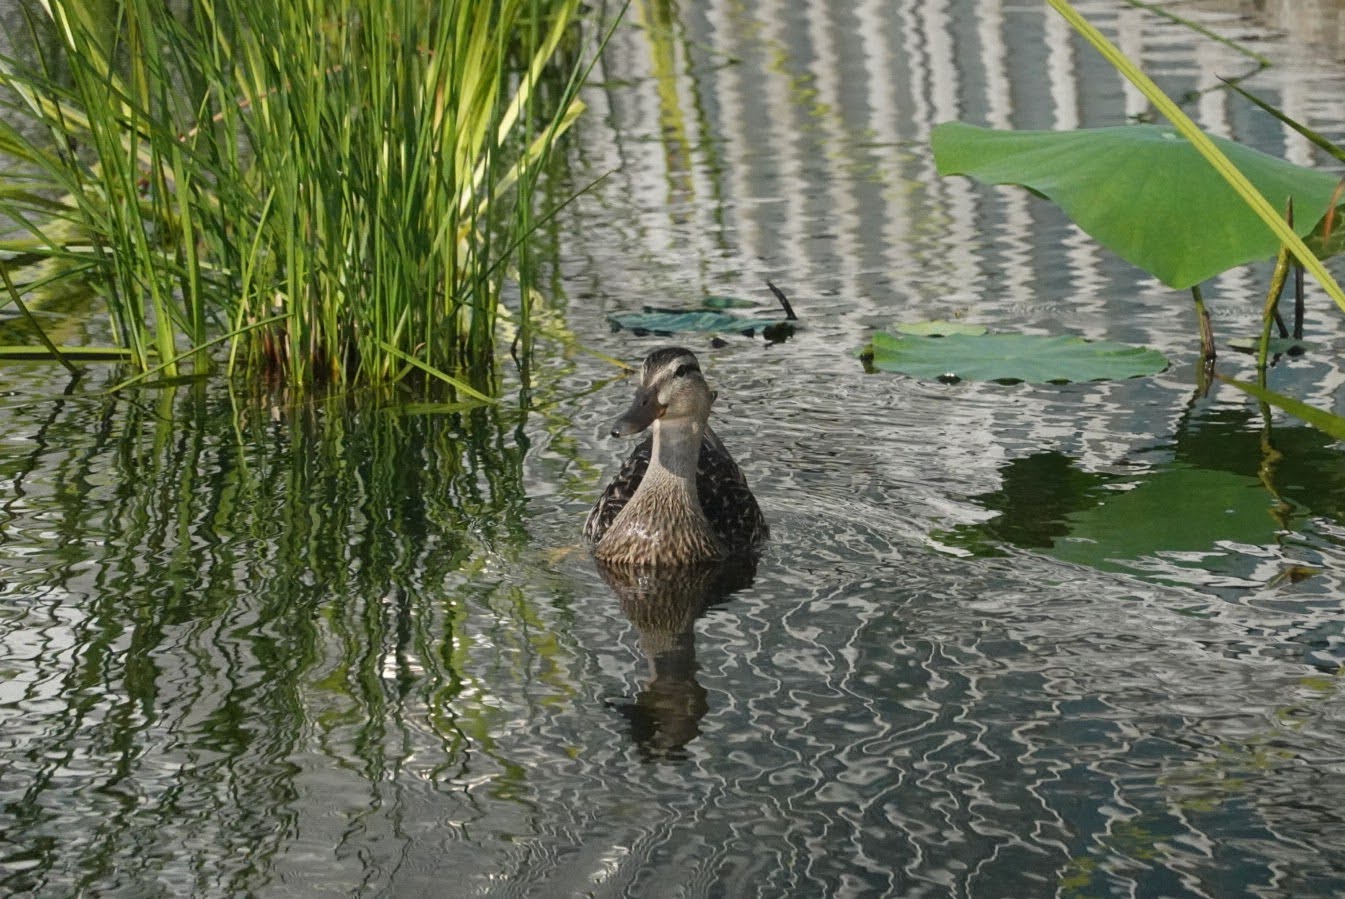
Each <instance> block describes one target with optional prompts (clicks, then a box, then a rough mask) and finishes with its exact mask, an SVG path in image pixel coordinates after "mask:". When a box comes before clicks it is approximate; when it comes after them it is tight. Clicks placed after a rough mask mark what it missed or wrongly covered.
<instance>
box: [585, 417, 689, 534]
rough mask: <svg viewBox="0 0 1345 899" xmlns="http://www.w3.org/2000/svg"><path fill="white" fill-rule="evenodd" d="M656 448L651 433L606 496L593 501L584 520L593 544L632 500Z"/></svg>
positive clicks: (636, 448)
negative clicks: (586, 518)
mask: <svg viewBox="0 0 1345 899" xmlns="http://www.w3.org/2000/svg"><path fill="white" fill-rule="evenodd" d="M653 451H654V435H652V434H650V435H649V436H648V437H646V438H645V439H644V440H641V441H640V443H639V445H638V446H636V447H635V452H633V453H631V454H630V458H629V459H627V460H626V464H625V465H622V466H621V470H620V471H618V472H617V473H616V477H614V478H612V482H611V483H610V484H608V485H607V489H606V490H604V491H603V492H602V496H600V497H598V501H597V502H596V503H594V504H593V511H591V512H589V513H588V520H587V521H585V522H584V536H585V537H586V538H587V539H588V540H590V541H592V542H593V543H597V542H598V541H599V540H601V539H602V535H603V534H605V533H607V528H608V527H610V526H611V524H612V520H613V519H614V518H616V516H617V513H618V512H620V511H621V510H622V509H624V508H625V507H626V503H628V502H630V498H631V497H632V496H634V495H635V491H636V490H638V489H639V488H640V482H641V481H643V480H644V473H645V472H646V471H647V470H648V469H649V457H650V454H651V453H653ZM704 452H705V447H704V446H702V447H701V453H702V454H704Z"/></svg>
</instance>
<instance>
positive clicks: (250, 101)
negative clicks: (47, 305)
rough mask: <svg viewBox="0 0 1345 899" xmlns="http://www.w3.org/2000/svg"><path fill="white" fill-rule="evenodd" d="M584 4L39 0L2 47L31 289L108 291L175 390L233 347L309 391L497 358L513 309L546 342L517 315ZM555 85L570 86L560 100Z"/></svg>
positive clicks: (118, 320)
mask: <svg viewBox="0 0 1345 899" xmlns="http://www.w3.org/2000/svg"><path fill="white" fill-rule="evenodd" d="M577 12H578V0H447V2H442V0H440V2H433V0H410V2H398V3H389V2H386V0H205V2H200V3H192V4H189V5H186V6H185V7H184V8H182V9H174V8H172V7H171V6H167V5H165V4H162V3H158V2H153V0H121V2H120V3H114V4H111V5H110V6H109V5H108V4H102V3H94V2H91V0H44V2H42V3H41V5H40V6H39V7H31V8H28V18H27V24H28V28H27V32H26V33H25V34H16V33H11V34H10V35H9V39H10V40H9V43H10V46H11V55H10V56H8V57H4V58H0V87H3V88H7V90H5V91H4V93H3V96H0V103H3V104H4V105H5V106H6V107H7V108H5V109H3V110H0V157H7V159H6V160H4V161H0V171H5V172H7V174H6V175H5V177H4V182H3V184H0V215H4V216H6V217H8V218H9V219H11V220H12V222H13V223H14V226H15V227H14V229H13V231H11V232H10V233H9V234H8V235H7V236H6V237H5V238H4V239H3V240H0V254H4V257H6V264H7V266H8V267H9V269H10V271H11V272H12V273H14V274H16V275H17V276H19V277H17V278H16V281H17V284H16V288H15V290H13V291H10V292H9V296H10V299H11V300H13V301H15V302H20V303H21V302H22V296H23V294H24V293H26V292H29V291H35V290H38V289H39V288H49V287H51V285H52V284H53V282H55V283H59V282H61V281H62V280H63V279H79V280H80V281H81V282H89V283H92V284H94V285H95V286H96V287H97V288H98V289H99V290H100V292H101V293H102V294H103V295H104V296H105V297H106V300H107V309H108V312H109V313H110V317H111V320H112V324H113V330H114V333H115V335H116V340H117V342H118V343H119V344H120V345H122V346H124V347H126V348H128V350H129V351H130V356H131V359H132V360H133V362H134V364H135V365H136V366H138V367H139V368H140V370H141V371H142V372H144V373H151V372H160V371H162V372H163V373H164V374H166V375H168V376H173V375H177V374H179V373H181V367H182V365H183V363H184V360H190V361H191V364H192V366H193V369H194V370H200V369H201V368H202V367H204V366H205V365H207V364H208V362H209V359H210V357H209V355H208V354H207V352H206V351H207V350H208V349H209V348H210V347H211V346H212V345H213V344H217V343H222V342H227V343H228V344H229V356H228V358H229V364H230V367H231V368H232V367H233V366H234V365H235V364H237V363H239V362H242V363H245V364H247V366H248V368H249V369H250V370H252V371H258V372H266V373H268V374H271V375H277V376H281V377H284V378H286V379H288V380H290V381H291V382H294V383H314V382H323V381H336V382H348V381H351V380H353V379H359V380H362V381H386V380H392V379H396V378H399V377H401V376H403V375H405V374H406V373H408V372H409V371H412V370H415V369H419V370H421V371H426V372H430V373H431V374H440V375H442V374H443V372H446V371H454V370H457V369H461V368H465V367H472V366H476V365H479V364H480V363H482V362H485V361H488V360H490V359H492V358H493V357H494V355H495V352H496V348H497V346H498V345H499V344H500V337H501V333H500V331H501V321H502V319H505V318H510V319H512V320H511V321H510V327H511V328H512V327H524V328H526V325H527V322H526V320H520V319H526V315H527V311H528V308H529V306H528V303H526V302H524V303H522V304H521V307H520V308H519V310H518V311H517V312H516V313H513V312H511V311H510V310H508V309H506V307H505V306H504V305H503V303H502V293H503V289H504V284H505V277H506V275H507V274H508V273H509V272H510V271H511V270H514V271H515V272H516V270H517V264H516V259H517V255H518V253H519V251H520V248H521V247H524V246H525V245H526V244H525V241H526V238H527V232H528V230H529V227H530V224H529V223H530V222H532V221H533V219H532V216H531V208H530V207H531V204H532V193H533V189H534V187H535V186H536V183H537V179H538V177H539V175H540V172H541V170H542V167H543V165H544V163H545V161H546V159H547V157H548V154H549V153H550V152H551V150H552V148H553V147H554V145H555V142H556V140H557V138H558V137H559V136H560V134H561V133H562V132H564V130H565V129H566V128H567V127H568V126H569V124H570V123H571V122H572V121H573V120H574V118H575V116H577V115H578V113H579V112H580V111H581V109H582V104H581V103H580V102H579V101H578V100H577V99H576V96H575V95H576V93H577V91H578V87H579V84H580V81H581V77H582V70H581V64H580V62H579V60H578V52H577V50H576V48H575V46H574V43H575V42H574V40H573V38H572V35H573V32H574V28H573V25H574V23H575V20H576V17H577ZM23 54H28V56H29V58H28V59H26V60H25V59H21V58H20V56H21V55H23ZM560 57H564V58H565V59H566V60H567V61H568V62H567V63H565V64H564V65H563V66H559V68H562V69H563V71H559V72H558V71H557V69H558V64H557V61H558V59H559V58H560ZM544 72H545V73H546V77H549V78H552V79H554V80H558V82H559V85H560V86H559V88H558V89H556V90H553V91H550V92H548V98H549V99H550V100H551V101H552V102H550V103H549V104H548V107H549V108H547V109H545V110H542V109H540V108H539V107H540V100H539V96H540V93H541V92H540V91H539V80H540V79H541V78H543V77H544ZM34 261H42V262H43V263H44V264H43V265H41V266H30V265H28V263H32V262H34ZM521 290H522V292H523V293H524V294H525V295H526V294H527V292H528V287H527V285H526V283H525V284H523V285H522V287H521ZM3 301H4V296H3V295H0V302H3Z"/></svg>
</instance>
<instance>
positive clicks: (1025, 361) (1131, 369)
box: [866, 331, 1168, 383]
mask: <svg viewBox="0 0 1345 899" xmlns="http://www.w3.org/2000/svg"><path fill="white" fill-rule="evenodd" d="M869 351H870V353H871V354H872V355H871V359H870V364H872V366H873V367H874V368H876V369H880V370H882V371H894V372H900V373H901V374H905V375H911V376H912V377H916V378H943V379H953V378H956V379H961V380H967V381H1031V382H1033V383H1046V382H1062V381H1105V380H1115V379H1121V378H1134V377H1139V376H1140V375H1151V374H1156V373H1157V372H1160V371H1162V370H1163V369H1165V368H1167V365H1168V361H1167V359H1166V358H1165V357H1164V356H1163V354H1162V353H1159V352H1158V351H1156V350H1150V349H1146V348H1145V347H1135V346H1127V345H1125V344H1121V343H1110V342H1107V341H1094V342H1089V341H1087V340H1084V339H1083V338H1081V337H1066V336H1054V337H1050V336H1044V335H1037V334H981V335H975V334H954V335H951V336H949V337H912V336H907V337H896V336H893V335H891V334H886V333H884V332H881V331H880V332H878V333H876V334H874V335H873V342H872V343H871V344H870V346H869ZM866 355H867V354H866Z"/></svg>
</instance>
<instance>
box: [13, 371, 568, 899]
mask: <svg viewBox="0 0 1345 899" xmlns="http://www.w3.org/2000/svg"><path fill="white" fill-rule="evenodd" d="M139 398H145V399H148V400H149V401H148V402H144V403H141V402H138V401H137V402H129V403H125V404H124V405H123V404H122V403H121V402H119V403H117V405H116V411H117V413H120V414H119V415H118V416H116V417H113V416H109V417H106V418H103V419H101V420H99V419H95V421H94V425H95V427H94V431H93V433H92V434H90V429H89V424H90V418H89V416H88V415H87V414H86V410H87V406H84V405H83V404H72V405H68V406H64V407H61V406H56V407H54V408H55V409H56V411H55V412H53V416H52V418H51V420H50V421H49V422H47V423H46V425H45V426H44V427H43V437H42V441H41V443H42V445H43V446H46V447H48V448H50V447H58V446H69V447H78V448H79V449H77V450H74V451H70V452H60V453H57V458H58V459H59V461H56V460H54V459H53V458H51V454H52V451H51V450H50V449H48V451H47V453H46V454H45V455H40V454H36V453H35V454H34V456H33V457H32V459H31V460H27V461H23V460H13V459H11V460H10V463H9V464H8V465H6V466H5V469H6V472H5V473H6V474H7V475H9V476H11V477H14V478H15V479H17V480H20V481H26V482H28V483H34V482H38V483H41V484H42V485H43V486H42V488H41V489H40V490H35V491H30V499H29V508H28V509H27V510H17V509H16V510H15V512H17V514H19V515H32V514H35V515H36V518H37V519H39V520H40V524H41V528H42V529H43V530H45V531H50V532H51V533H53V534H56V535H59V538H58V539H57V540H56V541H54V542H55V543H56V544H57V545H56V546H55V547H54V548H51V549H50V550H47V549H42V550H40V553H42V554H48V555H50V557H51V561H50V562H46V563H45V564H43V566H42V569H43V570H40V571H34V572H33V574H32V579H33V581H34V582H35V583H43V584H46V585H48V586H50V585H51V584H52V583H53V582H55V583H56V584H57V585H64V586H65V589H66V591H67V592H68V594H69V596H70V597H72V598H71V599H69V600H67V601H66V603H65V605H66V606H67V607H70V608H71V609H73V610H74V612H75V613H76V618H77V621H78V624H77V625H76V627H75V634H74V637H73V641H72V642H73V649H62V648H60V644H58V643H52V644H51V647H50V648H49V649H46V650H43V651H42V654H41V655H40V657H39V658H37V659H35V660H33V661H32V663H31V664H33V665H36V666H38V667H39V668H41V669H49V670H52V671H65V672H66V673H65V674H64V675H61V676H60V677H61V678H62V682H61V684H60V687H59V690H57V691H56V694H55V696H54V698H53V703H54V704H51V705H48V706H47V707H46V708H44V709H43V710H42V712H41V714H42V715H44V716H46V718H47V722H46V723H45V724H44V725H43V726H42V734H41V736H40V737H38V738H36V739H35V740H34V741H33V751H32V753H31V755H30V758H31V759H32V760H33V761H32V763H31V764H32V766H33V767H35V768H37V769H40V770H39V771H38V774H39V776H38V777H36V778H35V779H34V781H35V784H36V785H35V786H34V789H33V791H32V794H31V797H30V799H31V802H30V803H29V804H30V806H31V810H30V812H29V813H28V815H27V817H26V818H25V819H24V820H20V821H18V822H16V827H15V828H12V829H10V840H11V842H12V843H18V844H19V845H23V844H24V843H26V842H31V840H32V839H35V838H36V836H37V835H38V834H39V833H40V832H42V831H43V830H44V829H49V828H50V827H51V826H53V822H54V821H55V820H56V817H55V815H56V814H57V813H56V812H54V811H53V810H54V809H56V808H60V809H61V811H60V813H59V814H60V818H61V819H62V820H67V819H68V818H69V817H70V816H71V815H74V816H75V817H76V818H79V819H80V820H81V827H85V826H87V827H88V828H89V830H90V831H96V834H95V833H88V832H86V833H80V834H78V835H76V837H75V838H73V839H71V840H68V841H66V845H65V848H64V849H63V850H62V851H61V852H60V853H53V854H52V855H50V856H49V857H48V860H47V861H46V862H44V863H41V864H38V865H37V866H35V867H34V868H33V869H32V870H29V871H27V872H26V873H23V874H21V875H20V874H15V875H12V876H8V877H6V878H4V879H0V883H3V884H5V887H6V889H24V888H27V887H25V886H24V885H25V884H28V885H34V884H35V885H38V886H41V885H42V884H43V883H44V882H49V881H51V882H54V881H59V880H60V878H62V877H65V876H67V875H69V874H70V872H84V873H86V874H88V876H89V881H88V882H89V883H97V882H102V881H101V880H100V878H101V877H104V876H106V872H107V871H109V870H112V869H114V868H117V867H119V866H121V865H123V864H124V863H125V860H126V857H127V856H128V854H138V853H139V852H140V851H141V849H143V848H144V847H146V846H148V848H149V849H150V850H151V854H152V855H153V857H154V858H157V859H160V860H161V861H160V862H156V864H168V865H181V866H184V867H191V868H194V869H196V870H199V871H204V872H208V873H207V874H205V875H203V876H209V877H211V878H212V880H213V881H215V882H218V883H220V884H225V885H228V889H229V890H231V891H242V892H246V891H248V889H249V888H250V887H252V886H255V880H254V878H256V877H258V876H264V874H263V872H266V871H267V870H268V869H269V868H270V867H271V865H272V863H273V861H274V859H275V858H276V857H278V855H279V854H280V853H282V852H284V851H285V849H286V846H287V840H288V838H289V836H290V834H291V832H292V829H293V824H294V822H296V821H297V820H298V818H299V816H300V815H301V814H302V812H301V809H300V807H299V804H300V803H302V802H303V801H304V800H305V799H307V801H310V802H311V801H312V797H311V796H307V797H305V795H304V793H303V790H302V788H301V786H300V784H299V780H298V779H299V776H300V774H303V773H306V774H310V775H311V773H312V771H313V762H312V761H311V758H312V757H313V756H314V754H319V755H321V756H325V757H328V758H330V759H331V760H332V762H333V763H334V764H335V765H336V766H338V767H339V768H340V769H341V770H343V771H346V772H350V773H351V774H353V775H354V777H355V778H356V779H357V782H358V783H363V784H366V785H367V786H368V790H369V792H368V793H367V794H366V795H364V796H356V797H352V798H351V799H350V800H348V802H349V803H350V804H349V805H348V807H347V808H344V809H338V810H337V813H338V814H341V815H348V816H351V817H355V818H358V817H360V816H362V815H367V814H368V815H372V814H378V812H376V811H375V809H376V808H377V807H378V803H374V802H371V801H370V800H371V799H372V797H373V796H374V795H375V793H376V791H377V790H378V789H379V787H378V785H379V784H381V783H385V782H387V781H389V780H390V779H392V778H395V777H396V776H397V775H398V772H400V771H401V770H402V769H403V768H405V767H406V766H408V765H415V766H417V768H418V770H420V771H421V773H422V774H425V775H426V776H428V777H430V778H431V779H432V781H433V782H435V783H448V782H449V781H452V780H453V779H455V778H457V777H459V776H460V775H461V774H462V773H463V771H464V770H466V769H465V766H466V765H467V764H468V760H469V759H471V766H472V767H471V773H472V777H473V778H478V779H479V778H485V779H487V780H489V781H490V783H491V786H490V789H491V791H492V792H493V793H494V794H496V795H498V796H500V797H502V798H504V797H514V798H519V799H523V798H524V797H525V795H526V789H527V779H526V771H525V769H524V767H523V766H522V765H520V764H518V763H516V762H514V761H511V760H510V759H509V758H508V757H507V755H506V754H505V753H503V752H502V751H501V750H500V749H499V748H498V743H497V741H498V738H499V735H500V734H501V730H502V728H503V727H505V726H506V725H508V724H512V723H513V722H515V721H517V720H518V717H519V715H520V714H521V712H520V710H519V708H518V707H517V705H516V703H517V697H516V696H515V694H514V691H516V690H518V689H521V687H520V686H519V685H520V684H524V683H531V684H535V685H536V687H533V688H530V689H529V690H528V691H527V692H528V695H529V696H532V695H533V694H534V693H546V694H555V695H564V694H566V693H567V691H568V690H569V689H570V687H569V685H568V684H567V682H566V679H565V677H564V670H565V668H566V667H567V666H566V662H565V661H564V658H563V657H564V652H565V650H564V648H563V646H561V645H560V644H559V643H558V641H557V639H556V638H555V636H554V628H552V627H549V626H548V622H547V619H546V611H547V610H546V609H544V608H542V607H540V606H538V605H537V601H536V598H535V595H530V593H529V591H528V590H526V589H525V588H524V587H523V586H520V584H522V583H525V582H526V578H525V577H519V576H517V575H515V574H514V573H513V572H511V571H509V570H508V568H509V567H511V566H513V565H515V564H519V563H523V564H526V553H524V552H523V549H524V548H525V547H526V545H527V542H528V534H527V531H526V518H525V505H524V503H525V497H524V492H523V485H522V474H523V460H524V455H525V451H526V446H525V444H524V443H522V442H520V440H519V439H518V438H517V436H516V429H517V428H518V427H519V425H520V417H519V416H520V413H518V412H511V411H509V410H507V409H501V408H498V407H490V408H479V409H476V410H473V411H471V412H467V413H460V414H456V415H446V416H428V415H419V416H404V415H398V414H385V413H381V412H378V411H372V412H371V411H370V409H371V406H372V405H373V403H372V402H371V398H370V397H368V396H364V397H361V398H360V400H359V402H358V403H348V402H346V401H345V400H342V399H332V400H328V401H325V402H321V403H315V404H313V405H310V406H306V407H295V406H289V407H287V408H284V409H269V408H266V407H264V406H263V405H261V404H260V403H255V402H254V403H252V404H250V405H247V406H246V407H244V408H235V407H233V406H232V405H231V403H230V402H229V400H228V398H227V396H224V395H222V394H220V393H219V392H211V391H209V390H208V389H206V388H204V387H201V386H200V385H197V386H194V387H191V388H186V389H178V390H171V389H169V390H164V391H162V392H160V393H158V394H141V395H140V397H139ZM62 408H64V409H65V410H66V411H65V412H61V411H60V410H61V409H62ZM112 408H113V407H109V411H112ZM72 409H73V410H78V414H74V415H71V414H69V412H70V410H72ZM235 428H237V431H236V430H235ZM239 434H241V435H242V438H243V439H242V440H241V441H239V440H238V439H237V437H238V435H239ZM24 466H27V471H24V470H22V468H23V467H24ZM39 468H40V469H41V470H40V471H39V470H38V469H39ZM100 485H106V486H100ZM34 503H37V504H38V506H39V507H40V508H39V509H33V508H32V505H33V504H34ZM58 560H59V561H58ZM44 561H45V560H44ZM502 569H504V570H502ZM90 571H92V572H93V574H92V583H90V582H89V578H90V575H89V574H88V573H89V572H90ZM16 586H18V585H16ZM67 645H69V644H67ZM72 661H73V664H71V662H72ZM538 687H540V688H541V689H540V690H539V689H537V688H538ZM427 728H428V733H426V730H427ZM427 738H428V739H429V742H430V745H433V744H434V743H436V742H437V744H438V746H439V749H438V750H436V751H433V752H429V753H427V752H426V740H427ZM76 755H78V756H79V758H80V759H81V760H80V761H79V763H78V766H77V767H78V768H79V770H80V771H81V772H83V773H82V774H81V782H82V783H84V784H87V785H89V786H90V788H91V789H85V788H84V787H83V786H79V785H72V784H71V783H70V782H69V781H68V780H66V778H67V777H68V774H67V770H66V766H67V765H68V764H74V762H73V761H71V760H72V758H73V757H74V756H76ZM305 757H307V758H309V759H310V760H308V761H305V760H304V759H305ZM413 757H414V758H413ZM319 767H320V765H319ZM344 776H346V775H343V777H344ZM118 783H119V784H121V785H122V786H120V787H116V788H115V789H112V790H111V791H110V792H106V791H104V790H103V786H102V785H106V784H118ZM94 787H96V788H97V789H92V788H94ZM122 794H125V795H128V796H130V795H133V796H135V797H137V798H136V799H135V800H134V801H133V802H127V803H124V804H123V803H122V802H121V801H120V800H119V799H117V798H116V797H117V796H120V795H122ZM464 813H466V812H464ZM150 817H152V818H153V819H154V822H153V823H152V822H150V821H149V820H148V818H150ZM94 819H97V820H98V821H99V823H98V825H97V826H96V827H94V826H93V825H91V824H89V821H91V820H94ZM166 829H167V831H171V832H172V833H173V834H174V837H173V840H174V842H173V847H172V848H169V847H168V846H165V845H162V844H160V843H158V842H157V840H158V839H160V838H159V837H155V836H154V834H156V833H157V834H162V833H165V832H166ZM184 834H185V835H186V839H185V841H184V842H181V843H179V842H178V840H179V838H180V837H181V836H182V835H184ZM95 837H96V838H95ZM137 847H139V848H137ZM181 847H187V848H181ZM100 872H101V873H100ZM147 876H148V875H147ZM44 878H45V879H46V880H44Z"/></svg>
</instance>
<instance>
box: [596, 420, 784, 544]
mask: <svg viewBox="0 0 1345 899" xmlns="http://www.w3.org/2000/svg"><path fill="white" fill-rule="evenodd" d="M653 446H654V438H653V436H652V435H651V436H649V437H646V438H645V439H644V440H642V441H640V443H639V445H638V446H636V447H635V451H634V452H632V453H631V454H630V458H628V459H627V460H626V463H625V464H624V465H622V466H621V470H620V471H619V472H617V474H616V477H614V478H612V482H611V483H610V484H608V485H607V489H606V490H604V491H603V493H602V496H600V497H599V498H598V501H597V503H595V504H594V506H593V510H592V511H591V512H589V515H588V520H587V521H585V522H584V536H585V537H586V538H587V539H589V540H590V541H592V542H594V543H596V542H597V541H599V540H601V539H602V535H603V534H605V533H607V528H608V527H609V526H610V525H611V524H612V521H613V520H614V519H615V518H616V516H617V513H619V512H620V511H621V510H622V509H623V508H625V506H626V503H628V502H630V499H631V497H633V496H634V495H635V491H636V490H638V489H639V487H640V482H641V481H642V480H643V479H644V476H645V472H646V471H647V470H648V469H649V456H650V453H651V452H652V450H653ZM696 493H697V494H698V498H699V499H700V504H701V511H702V512H704V513H705V517H706V518H707V519H709V522H710V527H711V528H713V529H714V532H715V534H716V535H717V536H718V537H719V539H720V540H722V541H723V542H724V545H725V546H726V547H728V548H729V549H730V550H741V549H747V548H749V547H752V546H755V545H757V544H758V543H761V542H763V541H765V540H766V538H767V537H768V536H769V533H770V532H769V529H768V528H767V526H766V519H765V517H764V516H763V515H762V514H761V507H760V506H758V505H757V501H756V497H754V496H753V495H752V491H751V490H750V489H749V488H748V486H747V480H746V479H745V478H744V477H743V474H742V471H741V470H739V468H738V465H737V463H735V462H734V461H733V457H732V456H730V455H729V453H728V450H727V449H725V447H724V444H723V443H721V442H720V440H719V438H718V437H717V436H716V435H715V433H714V431H712V430H710V429H709V428H707V429H706V431H705V438H704V439H703V440H702V441H701V448H700V457H699V459H698V460H697V465H696Z"/></svg>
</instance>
